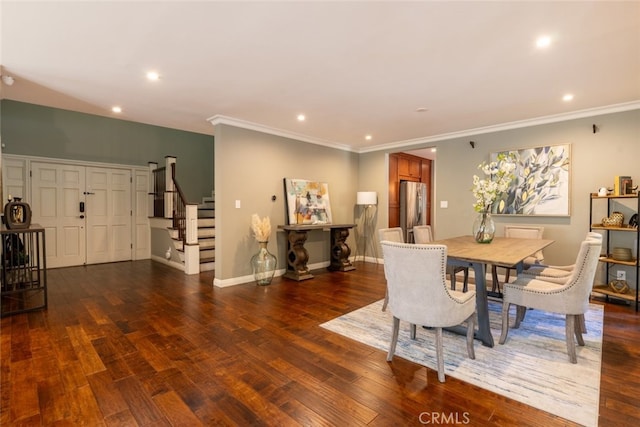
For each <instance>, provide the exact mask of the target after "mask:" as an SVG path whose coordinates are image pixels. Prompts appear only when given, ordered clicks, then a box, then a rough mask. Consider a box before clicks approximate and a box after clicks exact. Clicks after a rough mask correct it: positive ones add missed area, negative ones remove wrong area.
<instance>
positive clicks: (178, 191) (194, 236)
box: [171, 163, 200, 274]
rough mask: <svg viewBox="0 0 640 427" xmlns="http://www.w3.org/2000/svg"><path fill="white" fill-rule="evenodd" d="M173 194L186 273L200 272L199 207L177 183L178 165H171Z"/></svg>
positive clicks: (175, 225)
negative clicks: (190, 201) (188, 198)
mask: <svg viewBox="0 0 640 427" xmlns="http://www.w3.org/2000/svg"><path fill="white" fill-rule="evenodd" d="M171 180H172V182H173V186H174V188H175V190H174V192H173V228H174V229H175V230H177V231H178V239H180V240H181V241H182V245H183V246H182V247H183V250H184V255H185V260H184V263H185V273H187V274H195V273H199V272H200V247H199V245H198V206H197V205H196V204H193V203H188V202H187V198H186V197H185V195H184V192H183V191H182V188H180V184H178V182H177V181H176V164H175V163H172V164H171Z"/></svg>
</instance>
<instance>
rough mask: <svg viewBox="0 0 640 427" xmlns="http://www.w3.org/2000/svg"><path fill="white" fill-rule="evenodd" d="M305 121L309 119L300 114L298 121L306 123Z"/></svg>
mask: <svg viewBox="0 0 640 427" xmlns="http://www.w3.org/2000/svg"><path fill="white" fill-rule="evenodd" d="M305 120H307V118H306V117H305V116H304V114H298V121H299V122H304V121H305Z"/></svg>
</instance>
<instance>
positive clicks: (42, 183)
mask: <svg viewBox="0 0 640 427" xmlns="http://www.w3.org/2000/svg"><path fill="white" fill-rule="evenodd" d="M31 173H32V180H31V183H32V184H31V185H32V187H31V194H32V197H31V198H32V203H31V210H32V221H33V222H34V223H37V224H40V225H41V226H42V227H43V228H44V229H45V237H46V239H45V240H46V249H47V266H48V267H52V268H53V267H67V266H71V265H82V264H84V263H85V262H86V246H85V245H86V235H85V219H84V217H83V214H82V213H81V212H80V203H81V202H84V195H83V194H82V193H83V192H84V190H85V168H84V167H82V166H71V165H58V164H50V163H37V162H33V163H32V164H31Z"/></svg>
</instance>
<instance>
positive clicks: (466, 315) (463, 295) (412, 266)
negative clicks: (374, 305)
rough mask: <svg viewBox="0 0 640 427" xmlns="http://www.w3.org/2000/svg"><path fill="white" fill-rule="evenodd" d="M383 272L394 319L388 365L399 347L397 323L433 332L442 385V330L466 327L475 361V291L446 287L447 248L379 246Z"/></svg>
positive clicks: (385, 242)
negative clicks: (464, 324) (462, 290)
mask: <svg viewBox="0 0 640 427" xmlns="http://www.w3.org/2000/svg"><path fill="white" fill-rule="evenodd" d="M381 246H382V253H383V256H384V272H385V276H386V278H387V289H388V292H389V310H390V311H391V314H392V315H393V333H392V338H391V345H390V347H389V353H388V354H387V361H388V362H391V361H392V360H393V355H394V353H395V350H396V345H397V343H398V332H399V328H400V320H402V321H405V322H409V324H411V338H412V339H415V336H416V325H421V326H426V327H431V328H434V329H435V335H436V362H437V366H438V380H439V381H440V382H444V381H445V375H444V360H443V354H442V353H443V348H442V328H445V327H451V326H457V325H459V324H461V323H466V325H467V353H468V354H469V358H470V359H475V352H474V349H473V336H474V330H475V312H476V299H475V291H469V292H460V291H453V290H450V289H449V287H448V286H447V281H446V279H445V276H446V265H447V247H446V246H444V245H420V244H411V243H395V242H389V241H383V242H381Z"/></svg>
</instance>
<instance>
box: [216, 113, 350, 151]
mask: <svg viewBox="0 0 640 427" xmlns="http://www.w3.org/2000/svg"><path fill="white" fill-rule="evenodd" d="M207 121H208V122H210V123H211V124H212V125H213V126H215V125H218V124H224V125H230V126H235V127H239V128H242V129H249V130H255V131H257V132H262V133H266V134H269V135H275V136H281V137H283V138H289V139H295V140H297V141H302V142H308V143H309V144H316V145H322V146H325V147H329V148H336V149H338V150H344V151H349V152H356V150H354V149H353V147H350V146H349V145H346V144H340V143H337V142H331V141H327V140H324V139H320V138H314V137H312V136H308V135H303V134H300V133H295V132H290V131H287V130H283V129H277V128H272V127H269V126H265V125H261V124H259V123H253V122H249V121H247V120H242V119H236V118H233V117H228V116H223V115H215V116H213V117H209V118H208V119H207Z"/></svg>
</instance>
